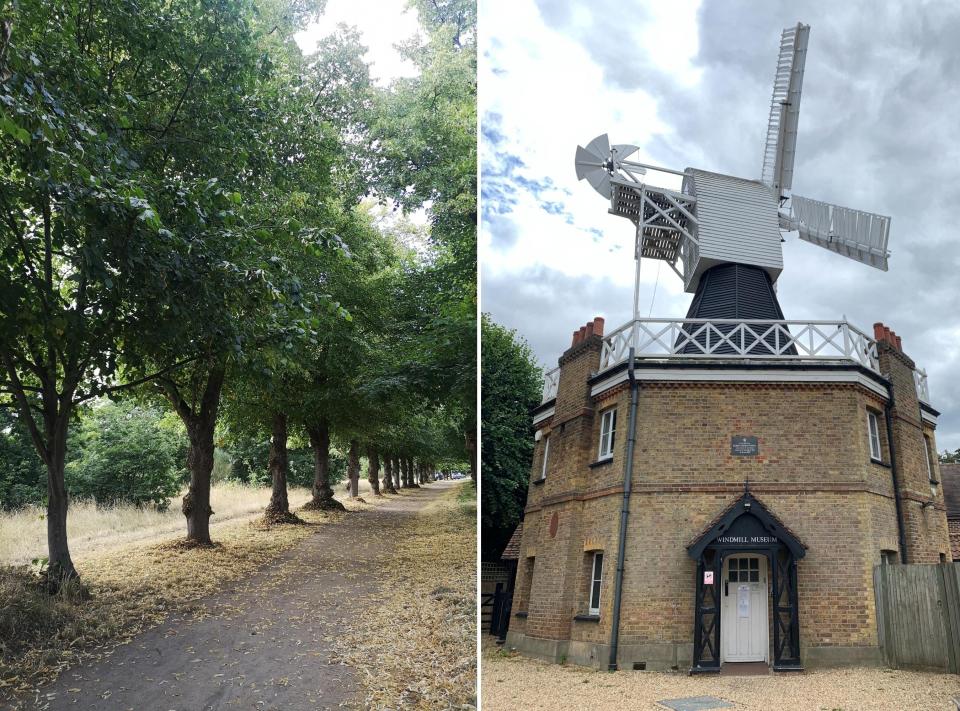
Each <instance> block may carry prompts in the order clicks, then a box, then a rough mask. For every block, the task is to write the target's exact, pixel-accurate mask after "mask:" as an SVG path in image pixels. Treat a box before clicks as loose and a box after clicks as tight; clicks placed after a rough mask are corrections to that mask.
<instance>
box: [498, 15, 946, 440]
mask: <svg viewBox="0 0 960 711" xmlns="http://www.w3.org/2000/svg"><path fill="white" fill-rule="evenodd" d="M572 5H574V3H568V2H566V1H565V0H511V1H510V2H509V3H505V2H484V3H482V5H481V15H480V21H481V25H480V26H481V38H482V39H481V49H482V56H481V66H480V109H481V117H482V126H481V133H482V141H483V145H482V148H481V156H482V197H483V209H482V229H481V269H482V292H481V293H482V308H483V310H484V311H486V312H489V313H491V314H492V316H493V318H494V320H496V321H497V322H499V323H501V324H504V325H506V326H509V327H511V328H515V329H516V330H517V331H518V332H519V333H520V334H522V335H523V336H524V337H525V338H526V339H527V341H528V342H529V343H530V345H531V347H532V348H533V350H534V352H535V354H536V356H537V357H538V359H539V360H540V361H541V362H542V363H543V364H549V365H550V367H553V366H554V365H556V359H557V357H558V356H559V355H560V353H561V352H562V351H563V350H564V349H565V348H566V347H567V346H569V339H570V334H571V332H572V331H573V330H575V329H576V328H577V327H579V326H580V325H582V324H583V323H585V322H586V321H587V320H589V319H591V318H592V317H593V316H595V315H601V316H604V317H606V318H607V324H608V326H607V328H608V330H609V329H612V328H614V327H616V326H618V325H620V324H622V323H624V322H626V321H627V320H628V319H629V318H630V313H631V299H632V289H633V258H632V244H633V227H632V225H631V224H630V223H629V222H628V221H626V220H624V219H622V218H617V217H613V216H611V215H608V214H607V203H606V202H605V200H604V199H603V198H602V197H600V196H599V195H598V194H597V193H595V192H594V191H593V190H592V189H591V188H590V187H589V186H588V185H587V183H586V182H582V183H578V182H577V180H576V175H575V174H574V165H573V158H574V152H575V149H576V146H577V144H581V145H586V143H587V142H588V141H590V140H591V139H592V138H593V137H594V136H596V135H598V134H600V133H605V132H606V133H609V135H610V139H611V142H614V143H632V144H635V145H637V146H640V151H639V153H638V154H637V155H636V156H635V158H634V159H635V160H639V161H641V162H647V163H652V164H655V165H662V166H666V167H671V168H675V169H678V170H682V169H684V168H686V167H688V166H691V167H696V168H702V169H706V170H712V171H717V172H721V173H727V174H732V175H738V176H742V177H747V178H759V176H760V168H761V151H762V148H763V143H764V138H765V132H766V120H767V114H768V112H769V102H770V94H771V91H772V82H773V73H774V65H775V60H776V55H777V51H778V48H779V41H780V32H781V30H782V29H783V28H784V27H788V26H791V25H795V24H796V23H797V22H798V21H802V22H804V23H806V24H809V25H810V26H811V30H810V44H809V48H808V55H807V62H806V71H805V76H804V82H803V99H802V102H801V107H800V127H799V137H798V141H797V159H796V165H795V177H794V183H793V187H794V191H795V192H796V193H797V194H801V195H805V196H808V197H812V198H817V199H821V200H826V201H828V202H833V203H837V204H840V205H846V206H849V207H853V208H858V209H861V210H867V211H870V212H878V213H881V214H885V215H891V216H892V218H893V220H892V225H891V238H890V250H891V252H892V257H891V259H890V271H888V272H885V273H884V272H881V271H878V270H876V269H872V268H870V267H866V266H864V265H861V264H859V263H857V262H853V261H851V260H848V259H845V258H843V257H840V256H838V255H836V254H833V253H832V252H828V251H826V250H824V249H821V248H819V247H816V246H814V245H812V244H809V243H806V242H801V241H799V240H797V239H796V238H795V237H793V236H791V237H788V241H787V242H786V243H785V244H784V245H783V247H784V250H783V251H784V263H785V269H784V273H783V274H782V275H781V277H780V279H779V282H778V296H779V299H780V304H781V306H782V307H783V310H784V313H785V315H786V317H787V318H788V319H798V320H800V319H822V320H831V319H839V318H841V317H843V316H844V315H845V316H846V317H847V318H848V319H849V320H850V321H851V322H852V323H854V324H855V325H857V326H859V327H860V328H862V329H863V330H865V331H867V332H868V333H872V324H873V323H874V322H875V321H883V322H884V323H885V324H887V325H888V326H890V327H891V328H893V329H894V330H895V331H896V332H897V333H898V334H899V335H900V336H901V337H902V339H903V344H904V350H905V351H906V352H907V353H908V354H909V355H910V356H911V357H913V358H914V360H915V361H916V362H917V363H918V365H919V366H920V367H923V368H926V369H927V371H928V373H929V377H930V390H931V397H932V400H933V404H934V406H936V407H937V408H938V409H940V410H941V411H942V413H943V414H942V416H941V418H940V426H939V428H938V432H937V440H938V448H939V449H941V450H942V449H944V448H945V447H948V448H950V449H951V450H952V449H955V448H957V447H960V376H958V369H960V238H958V235H957V224H958V216H957V215H955V214H953V210H954V209H956V208H957V207H958V206H960V199H958V197H960V181H958V178H960V148H958V141H960V136H958V131H957V128H958V126H960V118H958V117H960V82H958V81H957V77H958V76H960V42H958V41H957V37H958V36H960V5H957V4H955V3H949V2H940V3H910V4H909V7H908V5H907V4H906V3H904V4H900V3H874V2H867V1H860V2H846V3H836V2H766V1H764V2H760V1H759V0H757V1H754V2H732V1H725V2H708V3H702V4H701V3H699V2H697V1H696V0H688V1H685V2H684V1H679V0H672V1H671V2H656V3H654V2H639V1H637V0H633V1H632V2H631V1H630V0H616V1H615V2H614V1H613V0H594V1H593V2H591V3H589V4H587V3H580V4H579V6H576V7H572ZM658 177H659V176H658ZM651 182H653V181H651ZM655 184H659V185H665V183H664V181H661V180H657V181H656V183H655ZM658 265H660V266H659V268H658ZM641 281H642V284H641V297H640V302H641V304H642V309H641V311H642V313H643V315H646V314H647V313H652V315H653V316H661V317H682V316H683V315H684V314H685V313H686V310H687V307H688V306H689V303H690V295H689V294H686V293H684V291H683V286H682V283H681V282H680V280H679V278H677V277H676V276H675V275H674V274H673V272H672V271H671V270H670V269H669V267H667V266H666V265H662V263H659V262H656V261H653V260H648V261H647V262H646V263H645V264H644V265H643V269H642V275H641Z"/></svg>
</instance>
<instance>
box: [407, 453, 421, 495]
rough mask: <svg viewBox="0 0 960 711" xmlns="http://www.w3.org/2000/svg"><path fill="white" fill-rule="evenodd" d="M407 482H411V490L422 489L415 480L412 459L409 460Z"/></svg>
mask: <svg viewBox="0 0 960 711" xmlns="http://www.w3.org/2000/svg"><path fill="white" fill-rule="evenodd" d="M407 481H409V482H410V484H409V486H410V488H412V489H419V488H420V486H419V485H418V484H417V480H416V479H415V478H414V473H413V460H412V459H407Z"/></svg>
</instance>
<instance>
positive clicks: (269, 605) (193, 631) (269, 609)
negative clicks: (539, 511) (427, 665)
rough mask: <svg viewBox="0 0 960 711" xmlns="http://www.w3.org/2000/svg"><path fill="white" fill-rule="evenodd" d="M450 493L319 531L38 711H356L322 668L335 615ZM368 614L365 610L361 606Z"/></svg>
mask: <svg viewBox="0 0 960 711" xmlns="http://www.w3.org/2000/svg"><path fill="white" fill-rule="evenodd" d="M451 485H455V483H453V482H437V483H434V484H430V485H428V486H427V487H424V488H421V489H414V490H406V491H404V493H403V494H402V495H401V496H398V497H393V498H392V499H391V500H390V501H387V502H385V503H384V504H382V505H380V506H378V507H376V508H372V509H370V510H367V511H359V512H352V513H350V514H348V515H346V516H345V517H344V518H343V519H342V520H340V521H337V522H333V523H328V524H325V525H323V526H321V527H319V528H318V530H317V533H316V534H314V535H312V536H310V537H309V538H307V539H306V540H304V541H303V542H302V543H300V544H299V545H298V546H296V547H295V548H293V549H291V550H289V551H287V552H286V553H284V554H283V555H281V556H280V557H279V558H278V559H277V560H276V561H275V562H274V563H272V564H270V565H269V566H267V567H266V568H264V569H262V570H260V571H259V572H258V573H257V574H255V575H253V576H251V577H250V578H248V579H247V580H245V581H244V582H242V583H240V584H236V585H233V586H231V587H230V588H229V589H227V590H224V591H223V592H220V593H218V594H216V595H214V596H211V597H209V598H207V599H206V600H205V601H204V602H203V604H202V605H201V606H200V611H199V613H197V612H192V613H191V614H190V615H189V616H187V618H186V619H183V618H180V617H177V616H176V615H171V616H170V617H169V618H168V619H167V620H166V621H165V622H163V623H162V624H160V625H159V626H158V627H155V628H154V629H152V630H150V631H148V632H145V633H144V634H141V635H139V636H138V637H136V638H135V639H134V640H133V641H132V642H131V643H130V644H127V645H124V646H121V647H119V648H117V649H116V650H115V651H114V652H113V653H112V654H111V655H110V656H109V657H108V658H106V659H105V660H103V661H101V662H98V663H95V664H91V665H81V666H79V667H76V668H73V669H70V670H68V671H66V672H65V673H64V674H63V675H62V676H61V677H60V679H59V680H57V681H56V682H54V683H53V684H51V685H50V686H48V687H44V688H42V689H41V690H40V692H41V694H40V697H39V698H38V699H37V701H38V707H39V708H43V709H51V710H55V709H98V710H102V711H110V710H113V709H117V710H121V709H123V710H126V709H136V710H137V711H141V710H143V711H152V710H153V709H158V710H159V711H206V710H208V709H257V710H263V711H267V710H273V709H276V710H278V711H279V710H280V709H284V710H286V709H289V710H291V711H296V710H298V709H329V708H338V707H341V706H347V707H351V706H354V705H355V695H356V692H357V691H358V683H357V679H356V676H355V672H354V671H353V670H352V669H351V668H350V667H348V666H346V665H343V664H341V663H339V662H336V661H333V659H332V653H333V646H334V641H335V639H336V637H337V635H338V634H339V633H341V632H342V631H343V629H344V625H343V624H342V622H341V620H342V618H343V617H344V616H345V615H360V614H363V611H364V608H363V606H362V605H361V604H358V602H357V601H358V600H360V599H361V598H362V597H364V596H368V595H370V594H371V593H374V592H375V591H376V590H377V579H376V575H375V573H376V571H377V569H378V566H377V560H378V559H379V558H381V557H382V556H389V555H390V554H391V552H392V550H393V549H394V548H395V546H396V545H397V542H398V540H400V538H401V536H402V535H403V532H404V528H405V527H406V526H409V525H410V524H411V523H412V521H413V519H414V517H415V515H416V513H417V512H418V511H419V510H420V509H422V508H424V507H425V506H426V505H428V504H429V503H430V502H432V501H434V500H436V499H437V498H439V497H440V496H442V495H443V494H444V493H445V492H446V491H448V490H449V489H450V488H451ZM367 604H369V603H367Z"/></svg>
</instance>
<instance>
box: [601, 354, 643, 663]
mask: <svg viewBox="0 0 960 711" xmlns="http://www.w3.org/2000/svg"><path fill="white" fill-rule="evenodd" d="M628 357H629V359H630V360H629V364H628V365H627V377H628V378H629V380H630V416H629V419H628V420H627V453H626V457H627V461H626V462H625V464H624V467H623V504H622V506H621V507H620V540H619V542H618V543H617V576H616V579H615V580H614V585H613V626H612V629H611V631H610V662H609V663H608V664H607V670H608V671H616V670H617V647H618V646H619V644H620V602H621V598H622V596H623V569H624V564H623V559H624V555H625V554H626V550H627V518H628V516H629V515H630V491H631V489H632V488H633V450H634V446H635V445H636V442H637V400H638V399H639V396H640V388H639V386H638V384H637V374H636V369H635V362H634V349H633V347H632V346H631V348H630V354H629V356H628Z"/></svg>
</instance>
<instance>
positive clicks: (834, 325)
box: [543, 318, 930, 404]
mask: <svg viewBox="0 0 960 711" xmlns="http://www.w3.org/2000/svg"><path fill="white" fill-rule="evenodd" d="M631 346H632V347H633V349H634V354H635V355H636V357H637V358H651V359H656V360H670V359H724V360H742V359H752V360H768V361H769V360H773V361H776V360H791V361H810V360H812V361H850V362H854V363H858V364H860V365H862V366H863V367H865V368H869V369H870V370H872V371H873V372H875V373H880V364H879V361H878V359H877V342H876V341H875V340H874V339H873V338H871V337H870V336H868V335H867V334H866V333H864V332H863V331H861V330H860V329H858V328H857V327H855V326H852V325H850V324H849V323H848V322H847V321H775V320H759V319H664V318H648V319H637V320H635V321H630V322H629V323H626V324H624V325H623V326H621V327H620V328H618V329H616V330H614V331H612V332H611V333H610V334H609V335H607V336H605V337H604V339H603V350H602V351H601V353H600V372H601V373H602V372H603V371H605V370H608V369H609V368H612V367H614V366H615V365H617V364H619V363H622V362H624V361H625V360H626V359H627V357H628V354H629V353H630V347H631ZM913 376H914V382H915V384H916V387H917V396H918V397H919V398H920V401H921V402H924V403H927V404H929V403H930V391H929V386H928V384H927V373H926V371H924V370H919V369H918V370H916V371H914V374H913ZM559 379H560V369H559V368H554V369H553V370H551V371H549V372H548V373H546V374H545V375H544V380H543V402H547V401H548V400H552V399H553V398H555V397H556V396H557V385H558V382H559Z"/></svg>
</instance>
